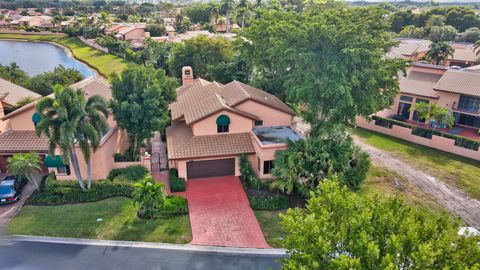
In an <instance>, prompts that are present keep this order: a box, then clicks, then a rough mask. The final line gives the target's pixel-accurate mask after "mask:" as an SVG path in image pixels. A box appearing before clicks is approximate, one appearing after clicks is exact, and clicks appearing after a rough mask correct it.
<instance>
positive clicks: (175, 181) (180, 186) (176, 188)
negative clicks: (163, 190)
mask: <svg viewBox="0 0 480 270" xmlns="http://www.w3.org/2000/svg"><path fill="white" fill-rule="evenodd" d="M170 190H171V191H172V192H182V191H185V178H182V177H175V176H174V177H170Z"/></svg>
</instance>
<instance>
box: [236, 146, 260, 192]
mask: <svg viewBox="0 0 480 270" xmlns="http://www.w3.org/2000/svg"><path fill="white" fill-rule="evenodd" d="M240 180H242V183H243V185H244V186H246V187H250V188H254V189H262V188H266V187H267V185H265V184H263V182H262V181H261V180H260V179H259V178H258V177H257V175H256V174H255V172H254V171H253V168H252V165H250V161H248V156H247V155H245V154H242V155H241V156H240Z"/></svg>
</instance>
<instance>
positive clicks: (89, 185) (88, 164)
mask: <svg viewBox="0 0 480 270" xmlns="http://www.w3.org/2000/svg"><path fill="white" fill-rule="evenodd" d="M87 179H88V184H87V189H90V188H92V163H91V162H90V160H88V161H87Z"/></svg>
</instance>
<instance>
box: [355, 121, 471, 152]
mask: <svg viewBox="0 0 480 270" xmlns="http://www.w3.org/2000/svg"><path fill="white" fill-rule="evenodd" d="M372 119H373V120H372V121H370V122H369V121H367V120H366V119H364V118H362V117H357V118H356V124H357V126H358V127H361V128H364V129H368V130H372V131H375V132H378V133H382V134H385V135H389V136H392V137H396V138H399V139H402V140H406V141H409V142H413V143H416V144H421V145H424V146H428V147H431V148H435V149H438V150H441V151H445V152H449V153H453V154H457V155H460V156H464V157H468V158H471V159H475V160H480V150H479V146H480V142H478V141H475V140H471V139H468V138H465V137H461V136H457V135H453V134H448V133H444V132H440V131H433V130H429V129H424V128H420V127H417V126H413V125H410V124H408V123H404V122H401V121H397V120H393V119H389V118H383V117H379V116H373V117H372Z"/></svg>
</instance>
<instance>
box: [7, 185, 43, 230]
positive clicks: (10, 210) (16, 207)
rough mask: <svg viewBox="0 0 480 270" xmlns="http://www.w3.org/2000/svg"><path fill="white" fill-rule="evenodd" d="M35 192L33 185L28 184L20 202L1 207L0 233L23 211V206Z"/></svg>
mask: <svg viewBox="0 0 480 270" xmlns="http://www.w3.org/2000/svg"><path fill="white" fill-rule="evenodd" d="M38 181H39V180H38ZM38 183H40V182H38ZM34 191H35V187H34V186H33V184H31V183H27V185H26V186H25V188H24V189H23V191H22V195H21V198H20V201H18V202H14V203H12V204H4V205H0V233H1V232H2V231H3V227H5V225H7V223H8V222H10V220H12V218H14V217H15V215H16V214H17V213H18V212H19V211H20V210H21V209H22V207H23V205H24V204H25V202H26V201H27V199H28V198H29V197H30V195H32V193H33V192H34Z"/></svg>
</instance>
